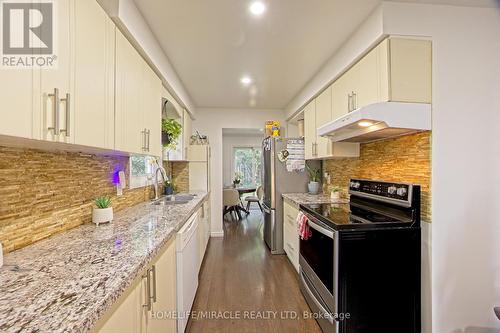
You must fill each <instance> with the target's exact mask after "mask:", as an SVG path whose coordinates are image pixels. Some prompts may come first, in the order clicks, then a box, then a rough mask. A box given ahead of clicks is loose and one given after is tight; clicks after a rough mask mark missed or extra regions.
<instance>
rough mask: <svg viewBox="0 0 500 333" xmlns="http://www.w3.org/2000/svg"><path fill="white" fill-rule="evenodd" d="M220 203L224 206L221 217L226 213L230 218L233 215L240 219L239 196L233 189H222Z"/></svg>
mask: <svg viewBox="0 0 500 333" xmlns="http://www.w3.org/2000/svg"><path fill="white" fill-rule="evenodd" d="M222 202H223V205H224V211H223V213H222V216H223V217H224V216H226V214H227V213H230V215H231V217H233V214H236V215H237V216H238V219H241V213H240V210H239V209H238V206H239V204H240V194H239V193H238V191H237V190H235V189H224V190H223V191H222Z"/></svg>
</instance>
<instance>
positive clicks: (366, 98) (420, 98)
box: [332, 38, 432, 120]
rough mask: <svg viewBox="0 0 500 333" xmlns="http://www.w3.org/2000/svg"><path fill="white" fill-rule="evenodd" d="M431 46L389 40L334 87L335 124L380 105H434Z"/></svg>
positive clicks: (417, 41)
mask: <svg viewBox="0 0 500 333" xmlns="http://www.w3.org/2000/svg"><path fill="white" fill-rule="evenodd" d="M431 71H432V49H431V42H430V41H426V40H419V39H407V38H388V39H385V40H384V41H382V42H381V43H380V44H379V45H377V46H376V47H375V48H374V49H373V50H371V51H370V52H368V53H367V54H366V55H365V56H364V57H363V58H361V60H359V61H358V62H357V63H356V64H354V65H353V66H352V67H351V68H350V69H349V70H348V71H347V72H345V73H344V74H343V75H342V76H341V77H340V78H339V79H337V80H336V81H335V82H334V83H333V89H332V105H333V120H335V119H338V118H339V117H341V116H343V115H345V114H346V113H348V112H351V111H354V110H356V109H359V108H361V107H363V106H366V105H369V104H373V103H377V102H412V103H431V98H432V96H431V91H432V78H431Z"/></svg>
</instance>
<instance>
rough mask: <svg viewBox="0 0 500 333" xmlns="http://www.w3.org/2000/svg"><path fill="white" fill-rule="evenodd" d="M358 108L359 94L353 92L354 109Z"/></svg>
mask: <svg viewBox="0 0 500 333" xmlns="http://www.w3.org/2000/svg"><path fill="white" fill-rule="evenodd" d="M357 108H358V94H357V93H356V92H354V91H353V92H352V111H354V110H356V109H357Z"/></svg>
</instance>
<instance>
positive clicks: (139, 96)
mask: <svg viewBox="0 0 500 333" xmlns="http://www.w3.org/2000/svg"><path fill="white" fill-rule="evenodd" d="M115 75H116V80H115V84H116V85H115V103H116V104H115V148H116V149H117V150H120V151H125V152H130V153H138V154H148V155H154V156H161V89H162V85H161V81H160V79H159V78H158V77H157V76H156V74H155V73H154V71H153V70H152V69H151V68H150V67H149V65H148V64H147V63H146V62H145V61H144V59H143V58H142V57H141V56H140V55H139V53H138V52H137V51H136V50H135V48H134V47H133V46H132V44H130V43H129V41H128V40H127V39H126V38H125V36H123V34H122V33H121V32H119V31H118V30H116V74H115Z"/></svg>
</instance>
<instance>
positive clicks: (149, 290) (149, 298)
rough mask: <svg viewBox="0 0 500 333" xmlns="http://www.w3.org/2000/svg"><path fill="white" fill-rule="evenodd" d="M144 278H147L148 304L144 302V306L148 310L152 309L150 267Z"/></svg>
mask: <svg viewBox="0 0 500 333" xmlns="http://www.w3.org/2000/svg"><path fill="white" fill-rule="evenodd" d="M142 278H143V279H146V304H143V305H142V306H143V307H145V308H146V309H147V310H148V311H151V279H150V277H149V269H148V270H147V271H146V274H144V275H143V276H142Z"/></svg>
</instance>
